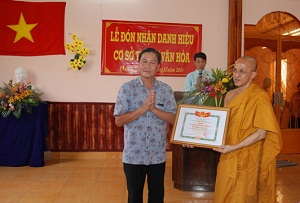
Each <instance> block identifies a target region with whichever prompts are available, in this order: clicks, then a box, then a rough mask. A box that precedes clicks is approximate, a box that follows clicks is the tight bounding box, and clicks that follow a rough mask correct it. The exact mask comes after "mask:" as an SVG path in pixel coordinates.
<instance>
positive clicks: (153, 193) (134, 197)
mask: <svg viewBox="0 0 300 203" xmlns="http://www.w3.org/2000/svg"><path fill="white" fill-rule="evenodd" d="M123 166H124V172H125V175H126V180H127V190H128V203H142V202H143V189H144V183H145V179H146V176H147V184H148V203H163V202H164V176H165V168H166V163H165V162H164V163H161V164H153V165H148V166H147V165H132V164H126V163H124V164H123Z"/></svg>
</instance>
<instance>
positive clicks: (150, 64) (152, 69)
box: [139, 52, 160, 78]
mask: <svg viewBox="0 0 300 203" xmlns="http://www.w3.org/2000/svg"><path fill="white" fill-rule="evenodd" d="M159 66H160V64H159V63H158V60H157V57H156V55H155V54H154V53H152V52H145V53H144V54H143V55H142V57H141V59H140V61H139V72H140V76H141V77H144V78H152V77H155V74H156V71H157V70H158V68H159Z"/></svg>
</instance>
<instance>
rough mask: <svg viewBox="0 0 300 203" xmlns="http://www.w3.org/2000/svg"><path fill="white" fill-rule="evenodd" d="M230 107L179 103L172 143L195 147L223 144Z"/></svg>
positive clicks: (212, 146)
mask: <svg viewBox="0 0 300 203" xmlns="http://www.w3.org/2000/svg"><path fill="white" fill-rule="evenodd" d="M229 115H230V108H226V107H212V106H201V105H191V104H179V105H178V108H177V112H176V117H175V122H174V125H173V128H172V134H171V137H170V143H172V144H180V145H184V144H188V145H191V146H195V147H204V148H215V147H219V146H223V145H224V143H225V137H226V134H227V126H228V118H229Z"/></svg>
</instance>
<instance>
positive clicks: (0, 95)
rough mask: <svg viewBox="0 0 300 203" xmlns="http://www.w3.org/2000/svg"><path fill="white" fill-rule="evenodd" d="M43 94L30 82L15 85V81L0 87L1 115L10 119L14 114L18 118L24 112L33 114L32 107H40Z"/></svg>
mask: <svg viewBox="0 0 300 203" xmlns="http://www.w3.org/2000/svg"><path fill="white" fill-rule="evenodd" d="M42 94H43V93H41V92H38V91H36V90H34V89H33V88H32V85H31V84H30V82H27V83H25V82H20V83H15V84H13V80H9V82H8V83H4V85H3V86H2V87H0V113H1V115H2V116H3V117H8V116H9V115H10V113H12V114H13V115H14V116H15V117H16V118H20V117H21V113H22V110H25V111H26V112H28V113H31V111H32V106H38V105H39V103H40V102H42V100H41V99H40V96H41V95H42Z"/></svg>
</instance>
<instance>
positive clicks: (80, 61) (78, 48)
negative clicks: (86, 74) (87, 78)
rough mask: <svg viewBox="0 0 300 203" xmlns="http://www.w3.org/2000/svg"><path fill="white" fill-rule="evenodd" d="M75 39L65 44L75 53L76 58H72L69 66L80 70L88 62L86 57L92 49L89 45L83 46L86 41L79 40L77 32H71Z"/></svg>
mask: <svg viewBox="0 0 300 203" xmlns="http://www.w3.org/2000/svg"><path fill="white" fill-rule="evenodd" d="M71 37H72V39H73V43H72V44H69V43H67V44H65V47H66V49H67V50H68V51H69V52H71V53H72V54H74V58H72V59H70V62H69V67H70V68H71V69H72V70H80V69H81V68H82V67H83V66H84V64H85V63H86V57H85V56H87V55H88V54H89V53H90V50H89V49H88V48H87V47H83V45H84V41H82V40H79V39H78V38H77V35H76V34H71Z"/></svg>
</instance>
